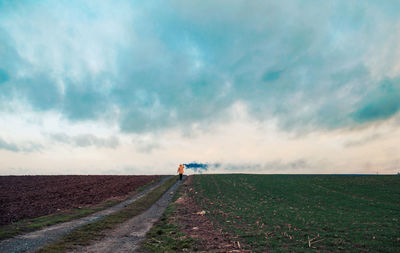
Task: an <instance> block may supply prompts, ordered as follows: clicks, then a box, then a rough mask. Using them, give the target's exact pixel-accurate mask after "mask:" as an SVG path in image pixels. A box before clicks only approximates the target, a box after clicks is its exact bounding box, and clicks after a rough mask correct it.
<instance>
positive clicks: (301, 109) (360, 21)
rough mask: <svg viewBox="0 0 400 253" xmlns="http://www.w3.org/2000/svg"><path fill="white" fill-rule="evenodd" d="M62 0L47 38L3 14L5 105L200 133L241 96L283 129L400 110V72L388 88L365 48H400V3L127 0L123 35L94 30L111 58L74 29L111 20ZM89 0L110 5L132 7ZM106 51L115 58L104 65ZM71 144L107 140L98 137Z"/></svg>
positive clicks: (360, 120) (1, 92)
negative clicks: (11, 23)
mask: <svg viewBox="0 0 400 253" xmlns="http://www.w3.org/2000/svg"><path fill="white" fill-rule="evenodd" d="M31 4H33V5H34V2H32V3H31ZM58 4H60V5H62V6H63V8H51V6H48V7H49V8H48V9H49V11H50V13H52V14H54V15H50V16H49V17H47V18H49V19H50V20H49V21H48V20H46V22H45V23H46V24H48V23H51V24H52V26H49V27H41V26H40V24H41V23H40V22H38V24H39V25H38V27H36V29H37V32H38V34H39V35H42V36H34V35H35V34H33V33H30V32H29V31H24V32H23V33H22V32H21V31H16V32H15V31H13V30H7V29H6V28H4V27H6V26H2V24H1V23H0V41H1V43H2V45H3V47H2V48H0V58H1V59H2V61H0V69H1V70H0V99H1V102H0V110H2V109H3V110H5V108H6V106H5V104H6V102H5V101H9V100H12V99H17V100H20V101H25V102H27V103H28V104H29V105H30V106H32V107H33V108H34V109H35V110H55V111H59V112H61V113H62V114H63V116H64V117H65V118H67V119H69V120H70V121H72V122H78V121H84V120H106V121H108V120H112V121H114V122H115V121H116V122H117V123H118V124H119V127H120V129H121V131H122V132H136V133H143V132H152V131H159V130H163V129H166V128H170V127H176V126H179V127H180V128H181V129H183V130H184V131H190V127H191V125H192V124H193V123H196V124H200V125H201V126H203V127H204V128H210V127H212V125H213V124H219V123H221V122H225V121H228V120H230V119H229V117H228V114H227V110H228V109H229V108H230V107H231V106H232V105H233V104H234V103H235V102H237V101H241V102H242V103H244V104H245V105H246V106H247V107H248V109H249V112H250V114H251V116H252V117H254V118H255V119H257V120H259V121H261V122H262V121H268V120H270V119H271V118H276V119H278V123H279V126H280V127H281V128H282V129H285V130H287V131H299V132H304V131H313V130H315V129H337V128H351V127H353V126H354V125H361V124H370V123H373V122H375V121H379V120H385V119H388V118H391V117H393V116H394V115H395V114H396V113H397V112H398V111H399V108H400V104H399V102H398V101H400V99H399V98H400V97H399V94H400V93H399V89H398V84H396V82H397V81H396V79H393V80H392V81H391V82H392V84H391V85H392V88H393V91H394V92H392V93H391V92H389V91H387V90H386V91H385V90H384V89H382V88H381V87H380V85H381V83H382V80H378V81H376V80H374V79H373V78H372V74H371V73H370V69H369V67H368V66H366V63H365V62H364V60H365V57H366V56H368V58H369V57H377V56H376V55H370V54H368V55H367V52H370V51H371V48H379V47H382V48H389V49H392V51H394V50H396V48H395V47H397V45H398V44H399V43H397V42H398V41H396V38H394V37H390V38H389V39H390V41H389V42H386V41H384V40H382V39H381V38H383V37H385V38H386V37H387V36H386V35H388V33H389V32H390V31H391V30H393V28H394V24H396V22H398V21H399V17H398V15H393V9H395V8H397V7H395V6H396V4H394V5H391V4H387V3H386V4H382V5H377V4H375V3H373V2H368V1H355V2H354V4H351V3H349V2H348V1H336V2H334V3H332V2H327V1H315V2H313V3H312V5H310V6H305V5H304V2H303V1H291V2H290V3H288V2H284V1H283V2H279V3H273V2H270V1H252V2H244V1H218V2H215V1H193V2H187V1H174V2H172V3H171V5H167V4H164V5H163V8H159V7H158V5H157V3H144V2H130V1H126V2H124V1H122V2H121V3H120V4H122V5H123V6H124V7H125V9H127V10H129V11H132V13H131V14H130V15H131V16H130V15H129V13H130V12H129V11H128V12H127V13H128V14H126V13H125V14H126V17H125V16H122V15H121V16H122V18H121V19H118V18H119V17H118V18H116V19H112V22H119V23H112V24H113V25H115V27H118V29H120V30H121V31H122V32H121V34H123V36H121V37H119V34H117V35H116V36H115V37H113V36H105V35H107V33H106V32H107V31H108V30H107V29H104V30H101V31H97V32H98V33H95V34H92V30H90V31H89V30H87V31H85V32H87V33H88V34H89V35H93V36H94V38H97V37H98V38H99V39H98V40H95V41H93V43H92V44H91V45H90V48H95V49H98V51H99V52H100V53H99V54H98V55H96V56H97V57H100V58H101V57H104V58H101V59H97V58H96V57H91V56H87V55H85V53H84V52H86V51H90V50H89V48H86V46H88V45H87V41H85V40H84V39H85V38H86V37H85V38H81V37H80V36H76V35H74V33H73V32H71V31H75V30H78V31H80V30H79V29H81V27H86V26H84V24H86V23H90V24H92V22H93V23H94V24H96V25H98V26H99V27H101V26H102V25H104V24H103V23H96V22H98V21H99V19H94V20H91V19H90V15H86V14H85V13H82V12H81V10H80V11H79V12H76V11H77V10H76V9H75V8H76V6H74V5H69V4H68V3H67V2H65V3H58ZM64 5H65V6H64ZM390 6H391V7H393V8H389V7H390ZM17 7H18V8H17ZM29 7H30V6H29V5H26V6H25V5H18V6H15V9H12V8H9V9H8V11H9V12H11V13H13V14H14V15H16V16H18V11H19V10H20V9H19V8H22V9H25V8H29ZM89 7H90V8H92V9H91V10H90V11H91V12H92V13H96V12H99V13H100V14H104V15H106V14H107V13H109V11H117V9H114V8H120V7H121V6H120V5H113V4H107V3H101V4H98V5H96V6H88V8H89ZM367 7H368V8H367ZM59 9H63V11H64V12H65V13H77V14H76V19H77V20H76V21H77V22H72V21H71V20H63V19H61V17H60V19H58V17H59V15H57V14H58V13H57V10H59ZM299 9H300V10H301V11H299ZM35 10H37V9H35ZM35 10H34V9H32V16H29V15H28V16H26V17H25V16H18V17H19V19H18V20H19V21H20V22H22V25H21V27H23V24H25V23H24V22H28V21H27V20H30V19H31V18H32V19H38V15H37V13H36V12H35ZM135 10H136V12H135ZM243 10H245V11H243ZM3 11H4V10H3ZM140 13H146V15H141V14H140ZM0 14H1V13H0ZM99 16H101V15H99ZM74 17H75V16H74ZM288 17H290V18H288ZM311 17H312V18H311ZM371 20H373V21H371ZM39 21H40V20H39ZM107 21H108V22H111V21H110V20H107ZM389 21H390V22H389ZM69 22H70V23H69ZM17 24H18V23H17ZM77 24H78V25H77ZM1 27H3V28H1ZM15 27H17V29H18V27H19V26H17V25H16V26H15ZM87 27H92V26H87ZM110 30H113V29H110ZM35 31H36V30H35ZM14 32H15V33H14ZM40 32H41V33H40ZM52 32H56V33H57V34H58V35H60V39H59V40H57V37H55V38H48V39H49V40H48V41H53V44H49V45H48V44H46V43H48V42H47V40H46V38H47V37H46V36H49V34H51V33H52ZM82 32H83V31H82ZM42 33H43V34H42ZM21 34H23V35H21ZM21 36H22V37H21ZM24 36H25V37H24ZM29 36H31V37H29ZM96 36H97V37H96ZM26 38H29V39H32V42H35V43H31V45H37V48H34V49H35V50H37V51H38V52H41V49H43V48H41V47H43V45H45V46H49V50H46V51H45V53H43V55H40V56H37V55H36V56H32V55H30V57H36V58H35V59H34V60H37V61H38V62H39V63H37V64H32V63H31V60H30V59H29V57H26V56H25V55H20V52H22V51H23V50H18V49H19V48H17V47H18V45H21V44H23V43H26V42H24V40H25V39H26ZM50 39H52V40H50ZM53 39H54V40H53ZM86 39H88V38H86ZM389 39H388V40H389ZM36 40H38V41H36ZM360 41H362V42H363V43H359V42H360ZM16 42H18V43H16ZM386 43H388V44H386ZM76 45H81V46H76ZM86 49H87V50H86ZM42 58H43V59H42ZM41 59H42V60H41ZM39 60H40V61H39ZM96 60H98V61H99V64H98V65H101V64H100V63H104V64H105V67H102V68H100V67H99V69H100V70H93V68H95V67H98V66H97V65H96V62H95V63H92V61H96ZM55 63H57V66H53V65H54V64H55ZM91 64H92V65H93V66H95V67H93V66H91ZM95 69H96V68H95ZM21 71H23V72H24V73H25V74H24V75H23V77H21V76H20V75H18V73H19V72H21ZM75 72H79V73H80V74H79V75H78V74H76V73H75ZM5 80H6V81H5ZM1 82H2V83H1ZM226 83H229V84H230V85H229V86H227V85H225V84H226ZM374 94H377V95H374ZM8 109H9V110H12V108H11V109H10V108H8ZM88 139H90V138H88ZM71 142H73V143H75V144H76V145H79V143H81V145H102V144H99V143H97V144H96V141H93V140H92V139H91V140H89V141H87V142H85V141H81V142H79V143H77V142H76V141H75V140H73V141H71ZM88 143H90V144H88ZM149 150H151V149H149ZM143 151H145V149H144V150H143Z"/></svg>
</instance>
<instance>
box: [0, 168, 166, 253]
mask: <svg viewBox="0 0 400 253" xmlns="http://www.w3.org/2000/svg"><path fill="white" fill-rule="evenodd" d="M169 178H171V176H168V177H164V178H163V179H161V180H160V181H158V182H156V183H154V184H153V185H151V186H149V187H147V188H146V189H145V190H143V191H141V192H139V193H138V194H136V195H134V196H133V197H131V198H129V199H128V200H126V201H124V202H121V203H119V204H117V205H115V206H113V207H110V208H107V209H105V210H102V211H100V212H97V213H94V214H91V215H89V216H86V217H83V218H80V219H77V220H72V221H69V222H64V223H60V224H55V225H53V226H49V227H47V228H44V229H42V230H38V231H34V232H31V233H27V234H23V235H19V236H16V237H14V238H10V239H7V240H3V241H0V252H2V253H3V252H4V253H7V252H10V253H11V252H12V253H20V252H24V253H25V252H27V253H30V252H35V251H36V250H38V249H39V248H42V247H43V246H45V245H47V244H49V243H52V242H54V241H56V240H57V239H59V238H61V236H63V235H65V234H67V233H69V232H71V231H72V230H74V229H76V228H78V227H80V226H83V225H86V224H89V223H92V222H95V221H98V220H100V219H102V218H103V217H105V216H107V215H109V214H112V213H114V212H116V211H119V210H121V209H123V208H124V207H126V206H127V205H129V204H131V203H133V202H135V201H136V200H138V199H140V198H141V197H143V196H144V195H146V194H147V193H148V192H150V191H151V190H153V189H155V188H156V187H157V186H159V185H161V184H162V183H164V182H165V181H166V180H168V179H169Z"/></svg>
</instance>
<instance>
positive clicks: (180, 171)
mask: <svg viewBox="0 0 400 253" xmlns="http://www.w3.org/2000/svg"><path fill="white" fill-rule="evenodd" d="M184 167H185V166H183V165H182V164H181V165H179V168H178V172H179V174H183V168H184Z"/></svg>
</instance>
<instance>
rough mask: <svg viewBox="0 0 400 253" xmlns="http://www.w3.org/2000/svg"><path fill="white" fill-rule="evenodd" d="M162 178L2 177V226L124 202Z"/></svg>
mask: <svg viewBox="0 0 400 253" xmlns="http://www.w3.org/2000/svg"><path fill="white" fill-rule="evenodd" d="M159 178H160V176H1V177H0V206H1V209H0V225H7V224H10V223H14V222H17V221H19V220H22V219H28V218H35V217H39V216H44V215H49V214H52V213H55V212H58V211H63V210H68V209H72V208H82V207H86V206H93V205H96V204H99V203H101V202H104V201H107V200H121V199H123V198H125V197H126V195H127V194H129V193H131V192H133V191H134V190H136V189H137V188H138V187H140V186H143V185H146V184H148V183H150V182H151V181H153V180H156V179H159Z"/></svg>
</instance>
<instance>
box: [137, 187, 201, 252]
mask: <svg viewBox="0 0 400 253" xmlns="http://www.w3.org/2000/svg"><path fill="white" fill-rule="evenodd" d="M183 187H184V185H183V184H181V185H180V186H179V189H178V190H177V193H176V194H175V196H174V198H173V200H172V201H171V203H170V204H169V205H168V207H167V209H166V210H165V212H164V214H163V215H162V217H161V219H160V221H158V222H157V223H156V224H155V225H154V226H153V227H152V228H151V229H150V231H149V232H148V233H147V235H146V239H145V240H144V241H143V242H142V244H141V248H140V252H182V251H185V250H186V251H192V250H193V251H196V248H194V246H193V245H194V240H193V239H192V238H190V237H187V236H186V235H185V234H184V233H183V232H181V231H180V228H179V224H178V223H177V221H176V219H177V217H176V214H175V210H176V209H177V208H178V207H177V204H176V203H175V200H176V199H178V198H179V197H181V196H182V195H184V194H185V193H183Z"/></svg>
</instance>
